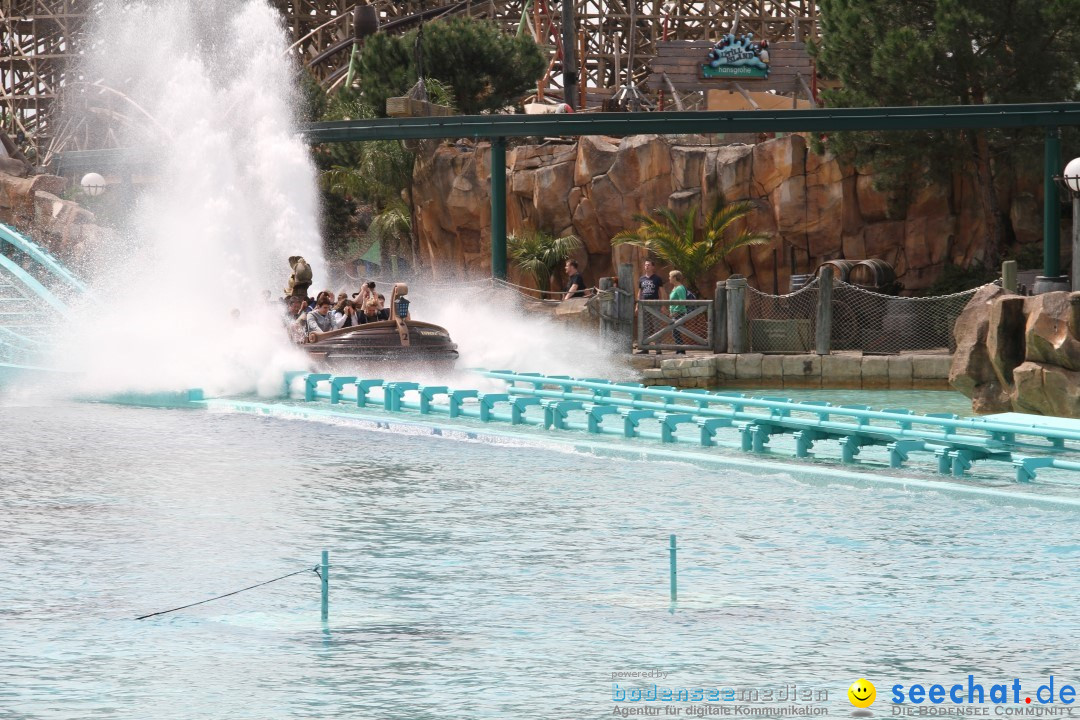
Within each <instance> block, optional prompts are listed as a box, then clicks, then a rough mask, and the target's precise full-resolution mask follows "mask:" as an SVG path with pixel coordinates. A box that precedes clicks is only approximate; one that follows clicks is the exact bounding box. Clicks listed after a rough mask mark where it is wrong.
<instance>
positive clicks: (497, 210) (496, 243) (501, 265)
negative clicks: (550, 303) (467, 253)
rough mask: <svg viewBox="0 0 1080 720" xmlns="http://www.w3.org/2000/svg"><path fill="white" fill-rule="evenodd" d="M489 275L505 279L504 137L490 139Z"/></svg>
mask: <svg viewBox="0 0 1080 720" xmlns="http://www.w3.org/2000/svg"><path fill="white" fill-rule="evenodd" d="M491 277H493V278H498V279H499V280H505V279H506V139H505V138H501V137H500V138H495V139H494V140H492V141H491Z"/></svg>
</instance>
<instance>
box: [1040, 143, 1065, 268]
mask: <svg viewBox="0 0 1080 720" xmlns="http://www.w3.org/2000/svg"><path fill="white" fill-rule="evenodd" d="M1043 160H1044V162H1043V275H1044V276H1045V277H1047V278H1056V277H1058V276H1059V275H1061V203H1060V202H1059V200H1058V186H1057V183H1056V182H1054V176H1055V175H1057V174H1058V173H1059V172H1060V171H1061V131H1060V130H1059V129H1058V128H1056V127H1053V128H1047V130H1046V144H1045V152H1044V158H1043Z"/></svg>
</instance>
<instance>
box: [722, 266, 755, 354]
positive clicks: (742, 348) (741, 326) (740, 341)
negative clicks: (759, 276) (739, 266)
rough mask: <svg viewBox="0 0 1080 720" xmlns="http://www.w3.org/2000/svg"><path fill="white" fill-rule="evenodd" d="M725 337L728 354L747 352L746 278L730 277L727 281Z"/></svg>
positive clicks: (748, 347)
mask: <svg viewBox="0 0 1080 720" xmlns="http://www.w3.org/2000/svg"><path fill="white" fill-rule="evenodd" d="M727 292H728V298H727V335H728V352H729V353H733V354H734V353H744V352H749V350H750V346H749V342H748V341H749V337H748V336H747V332H746V278H744V277H743V276H742V275H732V276H731V277H729V278H728V280H727Z"/></svg>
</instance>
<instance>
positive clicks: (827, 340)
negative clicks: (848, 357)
mask: <svg viewBox="0 0 1080 720" xmlns="http://www.w3.org/2000/svg"><path fill="white" fill-rule="evenodd" d="M832 290H833V269H832V266H831V265H824V266H822V268H821V270H820V272H819V273H818V306H817V337H816V340H817V343H816V344H817V354H818V355H828V354H829V353H830V352H832Z"/></svg>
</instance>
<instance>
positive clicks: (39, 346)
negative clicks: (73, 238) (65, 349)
mask: <svg viewBox="0 0 1080 720" xmlns="http://www.w3.org/2000/svg"><path fill="white" fill-rule="evenodd" d="M86 291H87V289H86V285H84V284H83V283H82V281H80V280H79V279H78V278H77V277H75V275H74V274H73V273H72V272H71V271H70V270H68V269H67V268H66V267H64V265H63V263H61V262H60V261H59V260H57V259H56V258H55V257H53V256H52V255H51V254H49V253H48V252H47V251H45V250H44V249H42V248H41V247H39V246H38V245H37V244H36V243H34V242H33V241H31V240H29V239H28V238H26V237H25V236H24V235H22V234H20V233H19V232H17V231H16V230H14V229H13V228H11V227H8V226H7V225H4V224H2V223H0V367H2V368H7V369H9V370H10V371H11V374H12V375H14V374H15V370H16V369H17V370H18V371H19V372H20V373H21V372H23V371H25V370H33V369H35V367H34V366H35V365H37V364H38V363H39V362H40V357H41V354H42V351H43V350H44V347H45V338H46V335H47V334H48V331H49V327H48V326H47V323H46V322H45V320H46V319H48V318H54V319H62V318H63V317H65V316H66V315H67V314H68V301H69V299H70V298H72V297H74V296H77V295H81V294H83V293H85V292H86ZM7 374H8V373H7V372H4V373H0V378H2V377H4V376H5V375H7Z"/></svg>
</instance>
